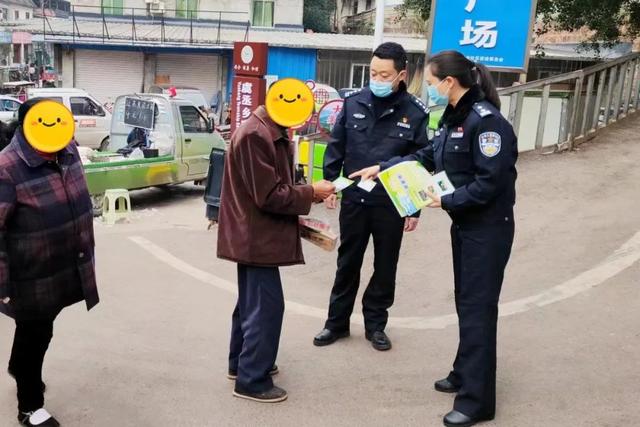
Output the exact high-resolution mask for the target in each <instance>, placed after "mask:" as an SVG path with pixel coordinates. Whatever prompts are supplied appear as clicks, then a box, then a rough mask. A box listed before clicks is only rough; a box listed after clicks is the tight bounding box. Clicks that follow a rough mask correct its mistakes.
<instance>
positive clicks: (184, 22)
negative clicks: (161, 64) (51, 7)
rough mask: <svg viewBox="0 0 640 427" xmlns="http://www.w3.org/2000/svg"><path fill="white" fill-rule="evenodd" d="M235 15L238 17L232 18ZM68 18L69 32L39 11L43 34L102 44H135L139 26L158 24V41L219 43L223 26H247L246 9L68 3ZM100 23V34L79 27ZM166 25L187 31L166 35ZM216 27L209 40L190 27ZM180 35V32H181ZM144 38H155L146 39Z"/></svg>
mask: <svg viewBox="0 0 640 427" xmlns="http://www.w3.org/2000/svg"><path fill="white" fill-rule="evenodd" d="M235 18H238V19H235ZM69 20H70V21H71V22H72V28H71V31H68V30H59V29H54V26H53V25H52V19H51V18H50V17H49V16H47V14H46V13H45V10H44V9H43V10H42V27H43V36H44V39H45V40H46V38H47V35H50V36H53V35H64V36H69V37H71V39H72V41H73V42H74V43H75V42H76V41H81V40H82V39H83V38H85V39H92V40H94V39H96V38H97V39H99V40H101V41H102V43H107V42H115V41H120V42H122V41H125V42H130V43H131V44H132V45H135V44H136V43H137V42H139V41H143V40H145V37H144V36H141V35H140V34H139V33H138V28H139V27H141V26H143V25H152V26H159V27H160V35H159V41H160V43H162V44H165V43H186V44H191V45H196V44H212V43H213V44H219V43H220V40H221V37H220V36H221V31H222V27H223V26H235V27H239V26H240V27H242V28H243V29H244V30H245V39H246V34H247V33H248V31H249V28H250V27H251V22H250V21H249V19H248V13H247V12H230V11H222V10H202V9H198V10H186V9H164V8H162V9H153V8H150V9H145V8H124V7H115V6H76V5H72V6H71V12H70V13H69ZM95 23H100V24H101V26H102V30H101V34H95V33H93V32H90V31H85V32H82V31H81V28H80V27H81V26H83V25H90V24H95ZM123 24H125V25H130V28H131V31H126V32H122V31H110V29H113V28H117V29H118V30H121V28H122V25H123ZM167 27H172V28H175V27H185V28H186V27H188V28H189V31H188V33H184V34H186V36H185V37H172V36H171V32H169V34H167V31H166V29H167ZM201 27H208V28H217V35H216V38H215V39H213V40H211V39H208V40H200V39H198V38H197V37H195V36H194V28H195V29H197V28H201ZM181 34H183V33H181ZM147 41H156V42H157V39H155V38H154V39H153V40H152V39H149V40H147Z"/></svg>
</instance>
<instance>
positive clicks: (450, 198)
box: [380, 85, 518, 224]
mask: <svg viewBox="0 0 640 427" xmlns="http://www.w3.org/2000/svg"><path fill="white" fill-rule="evenodd" d="M517 159H518V140H517V137H516V135H515V133H514V131H513V128H512V127H511V125H510V124H509V122H508V121H507V120H506V119H505V118H504V117H503V116H502V114H501V113H500V111H499V110H498V109H497V108H496V107H495V106H494V105H493V104H491V103H490V102H488V101H487V100H485V96H484V93H483V92H482V90H481V89H480V87H479V86H477V85H476V86H473V87H472V88H471V89H470V90H469V91H468V92H467V93H466V94H465V95H464V96H463V97H462V98H461V99H460V101H458V104H457V105H456V107H455V108H454V107H452V106H451V105H449V106H448V107H447V109H446V110H445V112H444V114H443V116H442V119H441V120H440V127H439V129H438V130H437V131H436V134H435V137H434V138H433V139H432V140H431V142H430V143H429V145H428V146H427V147H426V148H424V149H422V150H420V151H418V152H416V153H415V154H414V155H411V156H408V157H405V158H394V159H391V160H390V161H388V162H383V163H381V165H380V166H381V169H382V170H384V169H386V168H389V167H391V166H392V165H394V164H397V163H399V162H400V161H403V160H417V161H419V162H420V163H422V164H423V165H424V166H425V167H426V168H427V169H428V170H429V171H434V172H436V173H438V172H441V171H445V172H446V173H447V176H448V177H449V179H450V180H451V183H452V184H453V186H454V187H455V188H456V190H455V191H454V192H453V194H449V195H447V196H443V197H442V208H443V209H445V210H446V211H447V212H448V213H449V215H450V216H451V218H452V219H453V220H454V221H455V222H456V223H480V224H488V223H498V222H505V221H506V222H510V221H513V206H514V204H515V200H516V188H515V183H516V178H517V171H516V167H515V165H516V161H517Z"/></svg>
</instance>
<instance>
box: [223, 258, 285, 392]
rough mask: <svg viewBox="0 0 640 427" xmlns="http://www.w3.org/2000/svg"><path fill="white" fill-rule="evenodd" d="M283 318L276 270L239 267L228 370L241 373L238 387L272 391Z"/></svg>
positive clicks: (278, 277) (281, 294)
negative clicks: (273, 371) (273, 370)
mask: <svg viewBox="0 0 640 427" xmlns="http://www.w3.org/2000/svg"><path fill="white" fill-rule="evenodd" d="M283 316H284V295H283V293H282V282H281V280H280V271H279V270H278V268H277V267H271V268H262V267H252V266H247V265H241V264H238V302H237V304H236V308H235V310H234V311H233V316H232V322H231V344H230V349H229V369H233V370H237V371H238V379H237V380H236V388H237V389H239V390H240V391H244V392H252V393H260V392H263V391H267V390H270V389H271V388H273V381H272V380H271V376H270V375H269V371H270V370H271V368H272V367H273V364H274V363H275V362H276V357H277V356H278V347H279V345H280V332H281V330H282V318H283Z"/></svg>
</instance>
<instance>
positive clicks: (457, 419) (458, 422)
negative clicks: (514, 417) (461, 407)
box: [442, 410, 493, 427]
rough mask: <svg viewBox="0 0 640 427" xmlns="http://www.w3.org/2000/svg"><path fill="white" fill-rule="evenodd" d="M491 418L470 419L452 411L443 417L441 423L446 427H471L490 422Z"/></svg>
mask: <svg viewBox="0 0 640 427" xmlns="http://www.w3.org/2000/svg"><path fill="white" fill-rule="evenodd" d="M492 419H493V417H486V418H471V417H468V416H466V415H465V414H463V413H462V412H458V411H456V410H453V411H451V412H449V413H448V414H447V415H445V416H444V419H443V420H442V422H443V423H444V425H445V426H447V427H471V426H474V425H476V424H477V423H479V422H482V421H490V420H492Z"/></svg>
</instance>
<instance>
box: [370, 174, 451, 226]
mask: <svg viewBox="0 0 640 427" xmlns="http://www.w3.org/2000/svg"><path fill="white" fill-rule="evenodd" d="M378 179H379V180H380V182H381V183H382V185H383V187H384V189H385V190H386V191H387V194H389V197H390V198H391V201H392V202H393V205H394V206H395V207H396V210H397V211H398V213H399V214H400V216H402V217H406V216H410V215H413V214H414V213H416V212H418V211H419V210H421V209H423V208H425V207H427V206H429V205H430V204H432V203H433V200H432V199H431V198H430V197H429V196H428V195H427V190H429V191H430V192H431V193H433V194H437V195H438V196H440V197H442V196H445V195H447V194H451V193H453V192H454V191H455V188H454V187H453V185H452V184H451V181H450V180H449V177H448V176H447V174H446V173H445V172H444V171H443V172H440V173H438V174H435V175H431V174H430V173H429V172H428V171H427V170H426V169H425V168H424V167H423V166H422V165H421V164H420V163H418V162H415V161H412V162H402V163H398V164H397V165H395V166H392V167H390V168H389V169H387V170H385V171H383V172H380V174H379V175H378Z"/></svg>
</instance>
